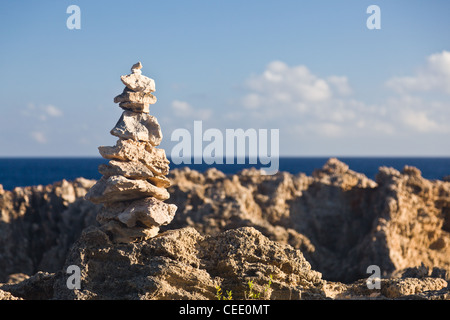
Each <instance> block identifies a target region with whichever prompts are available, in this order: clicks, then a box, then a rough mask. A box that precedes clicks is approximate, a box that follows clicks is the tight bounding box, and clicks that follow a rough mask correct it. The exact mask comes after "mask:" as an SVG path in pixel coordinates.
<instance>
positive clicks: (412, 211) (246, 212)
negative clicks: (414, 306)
mask: <svg viewBox="0 0 450 320" xmlns="http://www.w3.org/2000/svg"><path fill="white" fill-rule="evenodd" d="M171 179H172V181H173V187H171V188H170V189H169V192H170V193H171V201H173V202H174V203H176V204H177V205H178V207H179V210H178V214H177V217H176V218H175V219H174V221H173V222H172V224H171V228H177V227H184V226H193V227H194V228H196V229H198V230H200V231H201V233H203V234H214V233H217V232H220V231H222V230H227V229H231V228H236V227H240V226H253V227H255V228H257V229H258V230H260V231H261V232H262V233H263V234H264V235H266V236H268V237H269V238H270V239H272V240H275V241H278V242H282V243H289V244H290V245H292V246H293V247H295V248H298V249H300V250H301V251H302V253H303V254H304V255H305V257H306V258H307V260H308V261H309V262H310V263H311V265H312V267H313V268H314V269H315V270H317V271H320V272H322V273H323V276H324V278H325V279H328V280H338V281H345V282H352V281H355V280H357V279H360V278H365V277H366V276H367V273H366V270H367V267H368V266H369V265H372V264H376V265H378V266H380V268H381V270H382V272H383V274H384V276H390V275H391V274H392V273H393V272H395V271H398V270H402V269H404V268H406V267H413V266H416V265H420V264H421V262H423V263H424V264H425V265H426V266H427V267H430V268H433V267H435V266H436V267H440V268H444V269H446V270H448V272H450V228H449V226H450V183H448V182H444V181H429V180H427V179H424V178H422V177H421V175H420V171H419V170H418V169H416V168H411V167H406V168H405V169H404V170H403V172H399V171H397V170H395V169H392V168H380V171H379V173H378V175H377V177H376V181H373V180H370V179H368V178H367V177H365V176H364V175H362V174H360V173H357V172H354V171H352V170H349V168H348V166H347V165H346V164H344V163H342V162H340V161H338V160H337V159H333V158H332V159H330V160H329V161H328V162H327V163H326V164H325V165H324V167H323V168H322V169H320V170H316V171H315V172H314V173H313V174H312V176H311V177H309V176H306V175H304V174H298V175H292V174H289V173H286V172H279V173H278V174H276V175H273V176H265V175H261V174H260V173H259V172H258V171H257V170H244V171H243V172H241V173H240V174H239V175H230V176H226V175H224V174H223V173H221V172H218V171H217V170H215V169H211V170H209V171H207V172H205V173H203V174H202V173H199V172H196V171H192V170H189V169H187V168H186V169H184V170H178V171H174V172H173V176H172V178H171Z"/></svg>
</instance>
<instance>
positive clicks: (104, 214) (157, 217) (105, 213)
mask: <svg viewBox="0 0 450 320" xmlns="http://www.w3.org/2000/svg"><path fill="white" fill-rule="evenodd" d="M176 210H177V206H176V205H174V204H167V203H164V202H162V201H159V200H157V199H155V198H152V197H149V198H143V199H139V200H136V201H131V202H121V203H118V204H114V205H110V206H106V207H105V208H104V209H103V210H102V211H101V212H100V213H99V214H98V215H97V220H98V221H99V222H100V223H104V222H106V221H109V220H117V221H120V222H122V223H124V224H126V225H127V226H128V227H134V226H136V225H137V224H139V225H144V226H147V227H153V226H157V227H159V226H162V225H167V224H169V223H170V222H171V221H172V219H173V217H174V216H175V212H176Z"/></svg>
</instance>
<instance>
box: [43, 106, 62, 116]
mask: <svg viewBox="0 0 450 320" xmlns="http://www.w3.org/2000/svg"><path fill="white" fill-rule="evenodd" d="M43 109H44V111H45V112H46V113H47V114H48V115H49V116H51V117H61V116H62V115H63V113H62V111H61V110H60V109H58V108H57V107H55V106H53V105H51V104H49V105H47V106H45V107H44V108H43Z"/></svg>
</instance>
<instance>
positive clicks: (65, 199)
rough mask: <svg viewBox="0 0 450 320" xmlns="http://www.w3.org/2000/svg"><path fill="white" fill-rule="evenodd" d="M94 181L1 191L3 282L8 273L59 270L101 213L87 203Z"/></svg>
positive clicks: (0, 249)
mask: <svg viewBox="0 0 450 320" xmlns="http://www.w3.org/2000/svg"><path fill="white" fill-rule="evenodd" d="M94 183H95V180H87V179H84V178H78V179H76V180H74V181H72V182H68V181H66V180H63V181H61V182H57V183H55V184H53V185H48V186H42V185H41V186H34V187H24V188H15V189H14V190H13V191H4V190H1V191H0V212H1V216H0V266H1V267H0V282H5V281H6V280H7V277H8V276H9V275H10V274H16V273H24V274H27V275H33V274H35V273H36V272H38V271H39V270H45V271H48V272H55V271H57V270H60V269H61V266H62V265H63V263H64V261H65V259H66V255H67V251H68V250H69V248H70V247H71V246H72V244H73V243H74V242H75V240H76V239H78V237H79V236H80V234H81V231H82V230H83V229H84V228H85V227H87V226H91V225H95V224H96V221H95V216H96V214H97V212H98V211H99V210H100V206H99V205H94V204H92V203H90V202H88V201H85V200H83V197H84V195H85V194H86V192H87V190H89V188H91V187H92V185H93V184H94Z"/></svg>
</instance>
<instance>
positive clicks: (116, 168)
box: [98, 160, 171, 188]
mask: <svg viewBox="0 0 450 320" xmlns="http://www.w3.org/2000/svg"><path fill="white" fill-rule="evenodd" d="M98 171H99V172H100V173H101V174H102V175H103V176H105V177H110V176H124V177H126V178H130V179H139V180H148V181H149V182H150V183H152V184H153V185H155V186H157V187H161V188H168V187H170V185H171V183H170V180H169V179H168V178H167V177H166V176H156V177H155V176H154V175H153V172H152V171H151V170H150V169H149V168H148V167H147V166H145V165H144V164H143V163H142V162H140V161H117V160H111V161H110V162H109V163H108V164H101V165H99V166H98Z"/></svg>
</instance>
